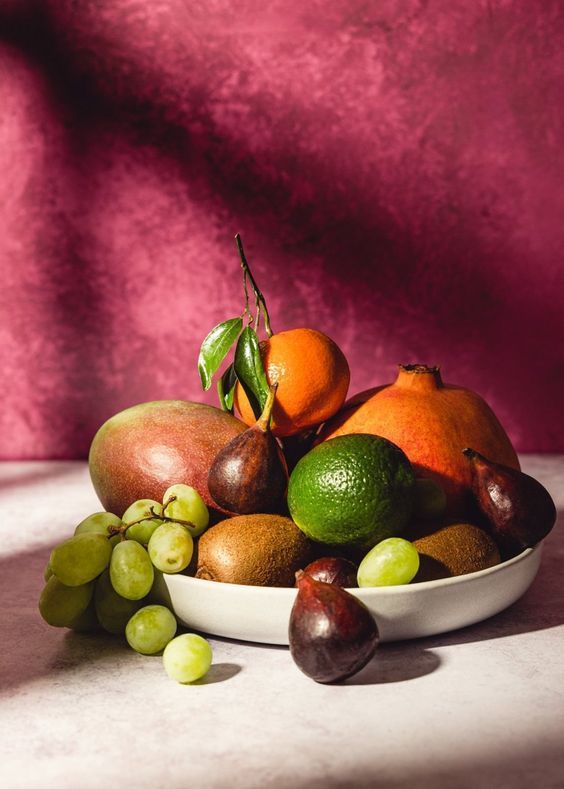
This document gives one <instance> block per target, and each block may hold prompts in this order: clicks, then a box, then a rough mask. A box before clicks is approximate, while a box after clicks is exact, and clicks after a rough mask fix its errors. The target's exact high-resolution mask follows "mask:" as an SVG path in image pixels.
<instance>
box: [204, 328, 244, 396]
mask: <svg viewBox="0 0 564 789" xmlns="http://www.w3.org/2000/svg"><path fill="white" fill-rule="evenodd" d="M242 326H243V319H242V318H230V320H228V321H223V323H218V325H217V326H214V328H213V329H212V330H211V332H210V333H209V334H208V336H207V337H206V339H205V340H204V341H203V343H202V347H201V348H200V355H199V356H198V372H199V373H200V380H201V381H202V387H203V388H204V389H205V390H206V391H207V390H208V389H209V388H210V386H211V382H212V378H213V376H214V375H215V373H216V372H217V371H218V370H219V367H220V365H221V363H222V361H223V360H224V359H225V357H226V356H227V354H228V352H229V349H230V348H231V346H232V345H233V343H234V342H235V340H236V339H237V337H238V336H239V333H240V331H241V328H242Z"/></svg>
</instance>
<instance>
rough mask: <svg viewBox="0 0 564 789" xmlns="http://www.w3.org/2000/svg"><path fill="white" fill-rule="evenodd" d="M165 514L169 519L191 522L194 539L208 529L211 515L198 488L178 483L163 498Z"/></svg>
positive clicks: (168, 489)
mask: <svg viewBox="0 0 564 789" xmlns="http://www.w3.org/2000/svg"><path fill="white" fill-rule="evenodd" d="M163 504H164V514H165V515H166V516H167V518H173V519H176V518H177V519H178V520H180V521H189V522H190V523H192V524H194V526H193V527H190V534H191V535H192V537H199V536H200V534H202V532H204V531H205V530H206V529H207V528H208V524H209V522H210V513H209V511H208V508H207V507H206V504H205V502H204V500H203V499H202V497H201V496H200V494H199V493H198V491H197V490H196V488H191V487H190V485H184V484H182V483H178V484H177V485H171V486H170V488H167V490H166V491H165V494H164V496H163Z"/></svg>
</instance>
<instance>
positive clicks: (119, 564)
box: [110, 540, 154, 600]
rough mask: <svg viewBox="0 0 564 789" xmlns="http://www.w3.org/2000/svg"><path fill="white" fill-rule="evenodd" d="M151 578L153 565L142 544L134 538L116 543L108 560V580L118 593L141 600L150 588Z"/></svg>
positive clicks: (152, 576) (130, 598) (131, 598)
mask: <svg viewBox="0 0 564 789" xmlns="http://www.w3.org/2000/svg"><path fill="white" fill-rule="evenodd" d="M153 578H154V573H153V565H152V564H151V560H150V559H149V554H148V553H147V551H146V550H145V548H143V546H142V545H140V544H139V543H138V542H135V540H124V541H123V542H120V543H119V544H118V545H116V547H115V548H114V550H113V553H112V559H111V561H110V580H111V582H112V586H113V587H114V589H115V591H116V592H117V593H118V594H119V595H121V596H122V597H125V598H127V599H128V600H141V598H142V597H145V595H146V594H148V592H149V590H150V589H151V586H152V585H153Z"/></svg>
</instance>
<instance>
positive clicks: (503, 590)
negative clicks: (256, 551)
mask: <svg viewBox="0 0 564 789" xmlns="http://www.w3.org/2000/svg"><path fill="white" fill-rule="evenodd" d="M541 552H542V543H538V544H537V545H536V546H535V547H534V548H527V550H525V551H523V552H522V553H520V554H519V555H518V556H515V557H514V558H512V559H509V560H508V561H506V562H502V563H501V564H498V565H496V566H495V567H489V568H488V569H486V570H480V571H479V572H475V573H469V574H468V575H461V576H457V577H455V578H443V579H440V580H437V581H425V582H423V583H418V584H411V585H410V584H407V585H405V586H389V587H379V588H364V589H351V590H349V591H351V592H352V594H354V595H355V596H356V597H358V598H359V599H360V600H362V601H363V602H364V603H365V604H366V605H367V606H368V608H369V609H370V611H371V612H372V614H373V615H374V617H375V619H376V622H377V624H378V628H379V631H380V638H381V640H382V641H402V640H405V639H410V638H421V637H423V636H432V635H436V634H437V633H446V632H448V631H449V630H456V629H458V628H460V627H466V626H467V625H472V624H475V623H476V622H481V621H482V620H484V619H487V618H488V617H490V616H493V615H494V614H497V613H499V612H500V611H503V609H505V608H507V607H508V606H510V605H511V604H512V603H514V602H515V601H516V600H518V599H519V597H521V595H523V594H524V592H525V591H526V590H527V589H528V588H529V586H530V585H531V583H532V582H533V580H534V578H535V575H536V574H537V571H538V568H539V565H540V560H541ZM156 593H157V596H158V597H160V599H161V600H162V601H163V602H165V603H167V604H169V605H170V606H171V607H172V609H173V610H174V613H175V614H176V616H177V617H178V619H179V620H180V622H181V623H182V624H183V625H185V626H186V627H188V628H190V629H194V630H199V631H201V632H203V633H208V634H210V635H216V636H223V637H226V638H235V639H239V640H242V641H254V642H258V643H264V644H288V621H289V618H290V611H291V609H292V605H293V603H294V599H295V596H296V590H295V589H288V588H279V587H261V586H242V585H237V584H225V583H218V582H216V581H204V580H200V579H199V578H192V577H190V576H187V575H162V576H160V577H159V579H158V581H157V584H156Z"/></svg>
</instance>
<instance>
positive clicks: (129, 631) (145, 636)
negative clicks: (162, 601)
mask: <svg viewBox="0 0 564 789" xmlns="http://www.w3.org/2000/svg"><path fill="white" fill-rule="evenodd" d="M175 633H176V619H175V618H174V614H173V613H172V612H171V611H169V610H168V608H165V606H164V605H146V606H144V607H143V608H140V609H139V611H137V613H135V614H133V616H132V617H131V619H130V620H129V622H128V623H127V627H126V628H125V637H126V639H127V643H128V644H129V646H130V647H131V648H132V649H134V650H135V651H136V652H140V653H141V654H142V655H156V654H157V652H161V651H162V650H163V649H164V648H165V647H166V645H167V644H168V642H169V641H171V640H172V639H173V638H174V636H175Z"/></svg>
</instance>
